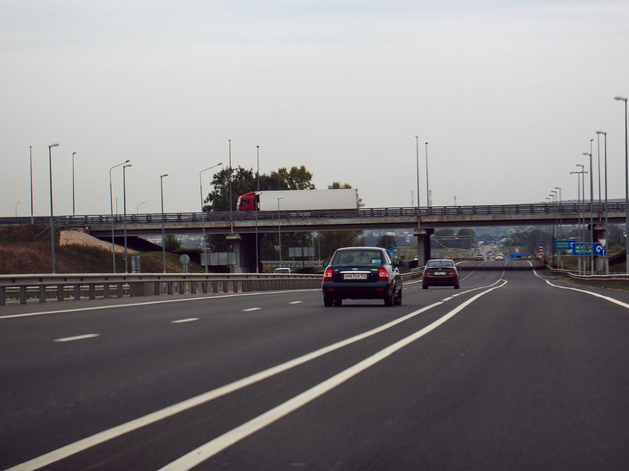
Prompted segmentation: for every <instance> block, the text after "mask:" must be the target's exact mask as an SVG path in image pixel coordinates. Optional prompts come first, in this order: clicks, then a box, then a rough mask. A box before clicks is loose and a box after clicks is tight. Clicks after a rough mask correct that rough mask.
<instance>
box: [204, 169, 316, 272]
mask: <svg viewBox="0 0 629 471" xmlns="http://www.w3.org/2000/svg"><path fill="white" fill-rule="evenodd" d="M231 176H232V178H231V209H232V210H234V211H236V204H237V201H238V197H239V196H240V195H244V194H245V193H249V192H251V191H256V190H257V189H258V178H257V177H258V175H257V174H256V173H254V172H253V170H251V169H245V168H242V167H240V166H239V167H237V168H235V169H232V171H231ZM311 180H312V173H310V172H309V171H308V170H306V167H305V166H304V165H302V166H301V167H291V169H290V170H288V169H287V168H285V167H283V168H280V169H278V170H277V171H272V172H271V173H270V175H266V174H260V189H261V190H305V189H314V187H315V185H314V184H313V183H312V182H311ZM229 182H230V169H229V168H226V169H222V170H221V171H220V172H217V173H216V174H214V179H213V181H212V188H213V190H212V191H211V192H210V193H209V194H208V196H207V198H206V199H205V201H204V203H205V206H204V210H205V211H229V210H230V197H229V196H230V188H229ZM278 237H279V235H278V234H273V233H271V234H263V235H262V236H261V238H260V251H261V257H262V259H275V258H277V256H278V254H277V249H276V247H277V246H278V245H279V243H278ZM304 237H306V236H305V235H304V234H295V233H292V232H282V259H283V260H284V259H287V258H288V257H287V254H288V247H295V246H300V245H301V244H302V243H303V240H304ZM207 240H208V241H209V242H210V247H212V250H214V251H217V252H225V251H230V250H231V243H230V242H229V241H228V240H226V239H225V237H224V236H218V235H209V236H207Z"/></svg>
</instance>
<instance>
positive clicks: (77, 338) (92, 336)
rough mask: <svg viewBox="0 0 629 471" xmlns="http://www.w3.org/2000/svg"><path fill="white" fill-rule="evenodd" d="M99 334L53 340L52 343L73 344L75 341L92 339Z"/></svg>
mask: <svg viewBox="0 0 629 471" xmlns="http://www.w3.org/2000/svg"><path fill="white" fill-rule="evenodd" d="M99 335H100V334H85V335H77V336H75V337H65V338H62V339H55V340H54V342H74V341H75V340H85V339H93V338H95V337H98V336H99Z"/></svg>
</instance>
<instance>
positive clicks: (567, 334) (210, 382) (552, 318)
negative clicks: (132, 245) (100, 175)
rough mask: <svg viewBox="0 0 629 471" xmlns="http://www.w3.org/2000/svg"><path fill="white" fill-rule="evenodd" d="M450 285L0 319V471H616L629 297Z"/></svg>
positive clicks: (497, 275) (520, 275)
mask: <svg viewBox="0 0 629 471" xmlns="http://www.w3.org/2000/svg"><path fill="white" fill-rule="evenodd" d="M467 267H468V268H467V269H466V270H464V271H461V277H462V281H461V289H459V290H454V289H451V288H431V289H429V290H422V289H421V283H407V284H406V285H405V287H404V297H403V304H402V306H395V307H384V306H383V305H382V303H381V302H371V301H355V302H351V301H346V302H344V304H343V306H342V307H334V308H325V307H323V301H322V299H321V294H320V292H319V291H292V292H281V293H280V292H278V293H265V294H255V293H254V294H252V293H247V294H242V295H219V296H205V297H203V296H199V297H186V298H166V297H163V298H160V299H158V300H154V301H149V302H143V301H145V300H140V302H135V301H136V300H133V301H134V302H133V303H129V302H128V301H127V302H126V303H123V304H120V305H117V304H113V303H108V302H101V301H96V302H85V303H83V302H82V303H80V304H79V305H77V304H72V303H63V304H60V305H54V304H50V305H47V306H43V307H42V306H39V305H38V306H26V307H21V306H19V307H5V308H0V385H1V387H0V469H16V470H17V469H19V470H30V469H48V470H88V469H89V470H160V469H168V470H184V469H195V470H357V471H358V470H360V471H365V470H483V471H487V470H563V469H565V470H571V471H574V470H588V471H590V470H626V469H629V425H628V424H629V361H628V358H629V293H625V292H622V291H606V290H601V289H591V288H583V287H579V286H577V285H572V284H569V283H568V282H566V281H563V280H560V279H556V278H553V277H550V276H548V274H547V273H543V272H536V271H534V270H533V269H531V267H530V265H529V264H528V262H526V261H517V262H508V263H503V262H483V263H480V262H478V263H468V264H467ZM77 306H79V309H76V307H77Z"/></svg>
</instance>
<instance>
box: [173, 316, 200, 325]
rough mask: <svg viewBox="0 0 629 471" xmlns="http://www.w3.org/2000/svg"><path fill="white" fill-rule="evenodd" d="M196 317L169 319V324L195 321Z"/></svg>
mask: <svg viewBox="0 0 629 471" xmlns="http://www.w3.org/2000/svg"><path fill="white" fill-rule="evenodd" d="M198 320H199V318H198V317H190V318H188V319H177V320H175V321H171V322H170V323H171V324H185V323H186V322H196V321H198Z"/></svg>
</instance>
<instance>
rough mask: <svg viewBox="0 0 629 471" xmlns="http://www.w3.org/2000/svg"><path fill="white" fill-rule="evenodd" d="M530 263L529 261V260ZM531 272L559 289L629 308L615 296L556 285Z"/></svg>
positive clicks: (628, 305)
mask: <svg viewBox="0 0 629 471" xmlns="http://www.w3.org/2000/svg"><path fill="white" fill-rule="evenodd" d="M529 263H530V262H529ZM533 273H535V276H537V277H538V278H539V279H541V280H543V281H545V282H546V284H547V285H549V286H552V287H553V288H559V289H567V290H569V291H576V292H577V293H585V294H589V295H590V296H594V297H595V298H600V299H604V300H605V301H609V302H610V303H612V304H616V305H617V306H620V307H624V308H625V309H629V304H627V303H623V302H622V301H619V300H617V299H615V298H611V297H609V296H604V295H602V294H599V293H595V292H593V291H587V290H584V289H579V288H571V287H569V286H560V285H556V284H554V283H551V282H550V281H549V280H546V279H545V278H542V277H541V276H540V275H538V274H537V272H536V271H533Z"/></svg>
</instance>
